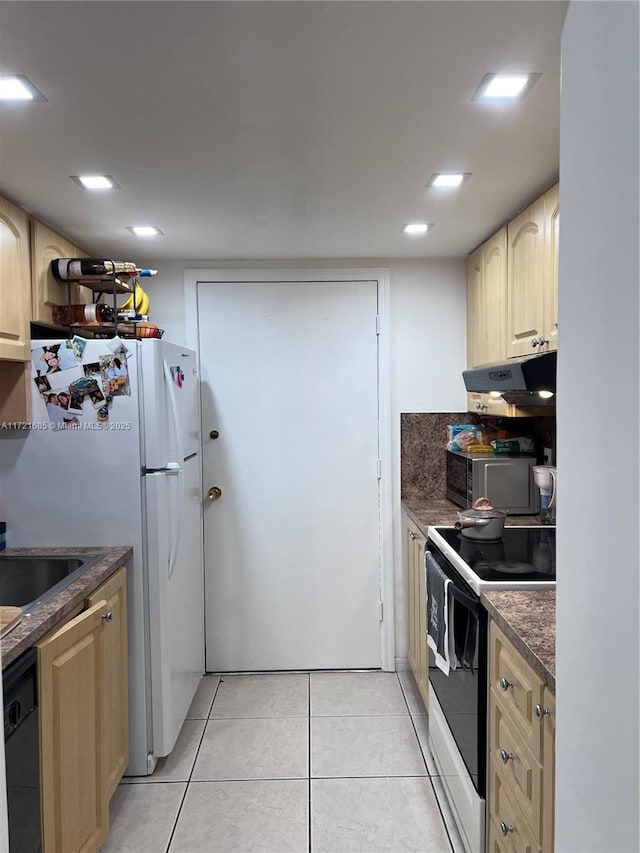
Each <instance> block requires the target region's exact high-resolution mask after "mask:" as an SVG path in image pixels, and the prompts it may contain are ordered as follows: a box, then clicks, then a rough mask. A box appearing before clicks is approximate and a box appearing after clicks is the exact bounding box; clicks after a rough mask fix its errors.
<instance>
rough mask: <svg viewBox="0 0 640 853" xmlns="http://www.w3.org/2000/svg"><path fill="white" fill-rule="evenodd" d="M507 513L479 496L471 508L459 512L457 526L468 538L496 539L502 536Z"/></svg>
mask: <svg viewBox="0 0 640 853" xmlns="http://www.w3.org/2000/svg"><path fill="white" fill-rule="evenodd" d="M506 517H507V513H506V512H503V511H502V510H501V509H494V508H493V505H492V504H491V502H490V501H489V500H488V499H487V498H478V500H477V501H475V503H474V504H473V507H472V508H471V509H464V510H460V512H458V521H456V523H455V527H456V528H457V529H458V530H459V531H460V533H461V534H462V536H464V537H465V538H466V539H480V540H482V539H484V540H496V539H500V538H501V537H502V531H503V530H504V522H505V519H506Z"/></svg>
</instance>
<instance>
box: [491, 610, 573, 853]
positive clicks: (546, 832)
mask: <svg viewBox="0 0 640 853" xmlns="http://www.w3.org/2000/svg"><path fill="white" fill-rule="evenodd" d="M489 668H490V676H489V677H490V687H489V756H490V759H489V786H488V787H489V802H488V822H489V850H490V851H492V853H498V851H510V853H514V852H515V851H517V853H553V838H554V790H555V789H554V777H555V716H556V714H555V698H554V695H553V693H552V692H551V691H550V690H549V688H548V687H547V686H546V685H545V684H544V683H543V681H542V680H541V678H540V677H539V676H538V674H537V673H536V672H534V670H533V669H532V668H531V667H530V666H529V664H528V663H527V661H525V660H524V658H523V657H522V655H521V654H520V653H519V652H518V651H517V649H516V648H515V647H514V646H513V644H512V643H511V642H510V640H509V639H508V638H507V637H506V635H505V634H504V633H503V632H502V631H501V630H500V628H499V627H498V626H497V625H496V624H495V622H493V621H492V622H491V624H490V628H489Z"/></svg>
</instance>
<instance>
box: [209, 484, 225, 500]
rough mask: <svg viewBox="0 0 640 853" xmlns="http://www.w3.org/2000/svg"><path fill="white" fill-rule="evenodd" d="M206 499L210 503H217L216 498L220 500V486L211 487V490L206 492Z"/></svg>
mask: <svg viewBox="0 0 640 853" xmlns="http://www.w3.org/2000/svg"><path fill="white" fill-rule="evenodd" d="M207 497H208V498H209V500H210V501H217V500H218V498H221V497H222V489H221V488H220V486H211V488H210V489H209V491H208V492H207Z"/></svg>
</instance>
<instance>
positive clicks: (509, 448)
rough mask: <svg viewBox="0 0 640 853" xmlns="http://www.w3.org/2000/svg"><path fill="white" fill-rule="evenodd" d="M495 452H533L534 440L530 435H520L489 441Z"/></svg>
mask: <svg viewBox="0 0 640 853" xmlns="http://www.w3.org/2000/svg"><path fill="white" fill-rule="evenodd" d="M491 446H492V447H493V449H494V450H495V452H496V453H524V454H532V453H535V446H536V445H535V441H534V440H533V438H532V437H531V436H530V435H522V436H520V437H519V438H505V439H503V440H502V441H500V440H496V441H492V442H491Z"/></svg>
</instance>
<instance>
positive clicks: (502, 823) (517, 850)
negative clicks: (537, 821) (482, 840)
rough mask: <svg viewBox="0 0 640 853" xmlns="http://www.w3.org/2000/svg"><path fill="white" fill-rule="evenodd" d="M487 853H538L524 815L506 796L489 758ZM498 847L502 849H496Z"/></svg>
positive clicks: (507, 793) (513, 801) (498, 775)
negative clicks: (505, 852) (507, 852)
mask: <svg viewBox="0 0 640 853" xmlns="http://www.w3.org/2000/svg"><path fill="white" fill-rule="evenodd" d="M489 801H490V826H489V849H490V850H494V849H498V850H501V851H502V850H507V851H510V853H542V848H541V847H540V845H539V844H538V842H537V840H536V838H535V836H534V834H533V832H532V831H531V828H530V827H529V825H528V823H527V821H526V818H525V815H524V813H523V811H522V809H521V808H519V807H518V805H516V802H515V800H514V799H512V797H511V796H509V792H508V788H507V785H506V784H505V782H504V780H503V778H502V775H501V773H500V771H499V770H498V767H497V765H496V762H495V761H494V758H493V756H491V760H490V762H489ZM499 844H501V845H502V846H497V845H499Z"/></svg>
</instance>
